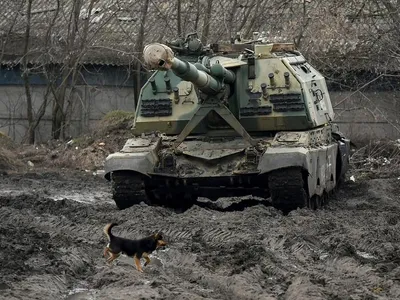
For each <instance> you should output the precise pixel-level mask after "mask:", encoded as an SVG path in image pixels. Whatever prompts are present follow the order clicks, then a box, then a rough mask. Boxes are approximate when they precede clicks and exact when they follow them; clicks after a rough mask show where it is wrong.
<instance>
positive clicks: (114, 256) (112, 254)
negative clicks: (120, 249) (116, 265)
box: [107, 252, 120, 263]
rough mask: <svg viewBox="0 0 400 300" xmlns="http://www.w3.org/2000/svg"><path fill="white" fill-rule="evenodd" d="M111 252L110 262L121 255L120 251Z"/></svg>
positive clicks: (108, 260)
mask: <svg viewBox="0 0 400 300" xmlns="http://www.w3.org/2000/svg"><path fill="white" fill-rule="evenodd" d="M109 253H111V256H110V257H109V258H108V259H107V262H108V263H111V262H112V261H113V260H115V259H117V258H118V257H119V255H120V253H118V254H115V253H112V252H109Z"/></svg>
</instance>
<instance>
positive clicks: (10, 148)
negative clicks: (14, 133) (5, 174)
mask: <svg viewBox="0 0 400 300" xmlns="http://www.w3.org/2000/svg"><path fill="white" fill-rule="evenodd" d="M16 149H17V146H16V145H15V143H14V142H13V141H12V140H11V139H10V138H9V137H8V136H7V135H6V134H4V133H3V132H1V131H0V171H10V170H18V169H20V168H21V167H22V166H23V163H22V161H21V160H20V159H19V158H18V156H17V151H16Z"/></svg>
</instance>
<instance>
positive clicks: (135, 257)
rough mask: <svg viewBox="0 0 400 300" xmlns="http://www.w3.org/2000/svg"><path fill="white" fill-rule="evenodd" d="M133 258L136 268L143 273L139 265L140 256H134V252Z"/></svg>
mask: <svg viewBox="0 0 400 300" xmlns="http://www.w3.org/2000/svg"><path fill="white" fill-rule="evenodd" d="M133 259H134V261H135V265H136V269H137V270H138V271H139V272H141V273H143V270H142V266H141V265H140V258H138V257H137V256H136V254H135V256H134V257H133Z"/></svg>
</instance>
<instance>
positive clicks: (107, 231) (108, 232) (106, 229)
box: [103, 223, 118, 241]
mask: <svg viewBox="0 0 400 300" xmlns="http://www.w3.org/2000/svg"><path fill="white" fill-rule="evenodd" d="M117 225H118V224H116V223H108V224H107V225H106V226H104V229H103V232H104V234H105V235H106V236H107V238H108V240H109V241H111V237H112V236H113V234H112V233H111V228H113V227H114V226H117Z"/></svg>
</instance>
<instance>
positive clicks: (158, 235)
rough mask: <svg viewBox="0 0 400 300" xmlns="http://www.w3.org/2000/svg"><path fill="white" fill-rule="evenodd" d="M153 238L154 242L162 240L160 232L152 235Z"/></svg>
mask: <svg viewBox="0 0 400 300" xmlns="http://www.w3.org/2000/svg"><path fill="white" fill-rule="evenodd" d="M154 238H155V239H156V240H160V239H162V233H161V231H157V233H155V234H154Z"/></svg>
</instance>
